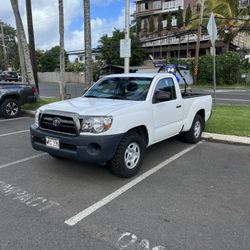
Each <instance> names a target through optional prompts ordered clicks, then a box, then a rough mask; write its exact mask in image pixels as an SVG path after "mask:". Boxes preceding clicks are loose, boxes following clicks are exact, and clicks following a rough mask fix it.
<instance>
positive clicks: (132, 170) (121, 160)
mask: <svg viewBox="0 0 250 250" xmlns="http://www.w3.org/2000/svg"><path fill="white" fill-rule="evenodd" d="M144 150H145V144H144V141H143V139H142V138H141V136H140V135H139V134H137V133H136V132H133V131H132V132H128V133H127V134H125V135H124V137H123V138H122V140H121V142H120V144H119V145H118V148H117V150H116V153H115V156H114V157H113V159H112V160H111V161H110V162H109V164H110V166H111V170H112V172H113V173H114V174H115V175H117V176H120V177H123V178H129V177H132V176H134V175H135V174H137V173H138V171H139V170H140V168H141V164H142V159H143V155H144Z"/></svg>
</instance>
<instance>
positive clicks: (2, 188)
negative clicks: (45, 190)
mask: <svg viewBox="0 0 250 250" xmlns="http://www.w3.org/2000/svg"><path fill="white" fill-rule="evenodd" d="M0 194H2V195H4V196H6V197H9V198H12V200H17V201H19V202H20V203H23V204H25V205H26V206H28V207H31V208H35V209H36V210H37V211H39V212H42V211H44V210H47V209H49V208H51V207H52V206H59V205H60V204H59V203H58V202H55V201H52V200H49V199H47V198H45V197H41V196H38V195H36V194H35V193H29V192H27V191H26V190H24V189H22V188H20V187H17V186H14V185H12V184H9V183H6V182H4V181H0Z"/></svg>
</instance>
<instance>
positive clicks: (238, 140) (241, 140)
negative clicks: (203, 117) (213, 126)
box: [202, 132, 250, 145]
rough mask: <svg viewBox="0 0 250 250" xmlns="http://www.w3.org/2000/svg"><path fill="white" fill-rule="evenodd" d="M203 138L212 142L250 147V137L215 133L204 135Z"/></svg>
mask: <svg viewBox="0 0 250 250" xmlns="http://www.w3.org/2000/svg"><path fill="white" fill-rule="evenodd" d="M202 138H203V139H206V140H209V141H210V140H211V141H218V142H225V143H231V144H243V145H250V137H243V136H235V135H222V134H214V133H206V132H203V133H202Z"/></svg>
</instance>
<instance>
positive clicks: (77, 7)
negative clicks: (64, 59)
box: [0, 0, 134, 50]
mask: <svg viewBox="0 0 250 250" xmlns="http://www.w3.org/2000/svg"><path fill="white" fill-rule="evenodd" d="M114 1H115V0H106V1H103V0H91V3H92V4H95V5H104V3H105V5H108V4H111V3H112V2H114ZM116 1H118V0H116ZM119 1H121V0H119ZM122 2H123V1H122ZM19 8H20V12H21V16H22V19H23V23H24V26H25V27H26V26H27V23H26V11H25V0H19ZM32 9H33V24H34V33H35V42H36V48H39V49H44V50H46V49H50V48H51V47H52V46H55V45H58V44H59V34H58V33H59V31H58V29H59V28H58V1H55V0H54V1H51V0H39V1H32ZM133 11H134V5H131V13H133ZM79 17H80V20H81V19H82V20H83V6H82V1H79V0H64V22H65V48H66V50H77V49H83V47H84V31H83V24H82V25H80V27H77V28H75V29H74V30H72V28H71V26H72V24H73V23H74V21H75V20H76V19H77V18H78V19H79ZM0 18H1V19H2V20H3V21H4V22H7V23H9V24H11V25H12V26H14V27H15V19H14V15H13V12H12V8H11V4H10V0H1V8H0ZM82 22H83V21H82ZM123 27H124V9H123V10H121V11H120V15H119V16H118V17H117V18H116V19H112V17H110V18H109V19H105V18H100V17H96V18H95V19H92V20H91V29H92V47H96V46H97V45H98V40H99V39H100V37H101V36H102V35H104V34H108V35H111V33H112V31H113V30H114V28H118V29H120V30H122V29H123Z"/></svg>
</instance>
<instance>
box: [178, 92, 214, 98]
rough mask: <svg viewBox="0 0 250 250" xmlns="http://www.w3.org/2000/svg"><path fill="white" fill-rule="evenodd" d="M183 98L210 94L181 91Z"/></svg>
mask: <svg viewBox="0 0 250 250" xmlns="http://www.w3.org/2000/svg"><path fill="white" fill-rule="evenodd" d="M181 95H182V98H183V99H188V98H195V97H201V96H207V95H210V94H204V93H186V94H184V92H182V93H181Z"/></svg>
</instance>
